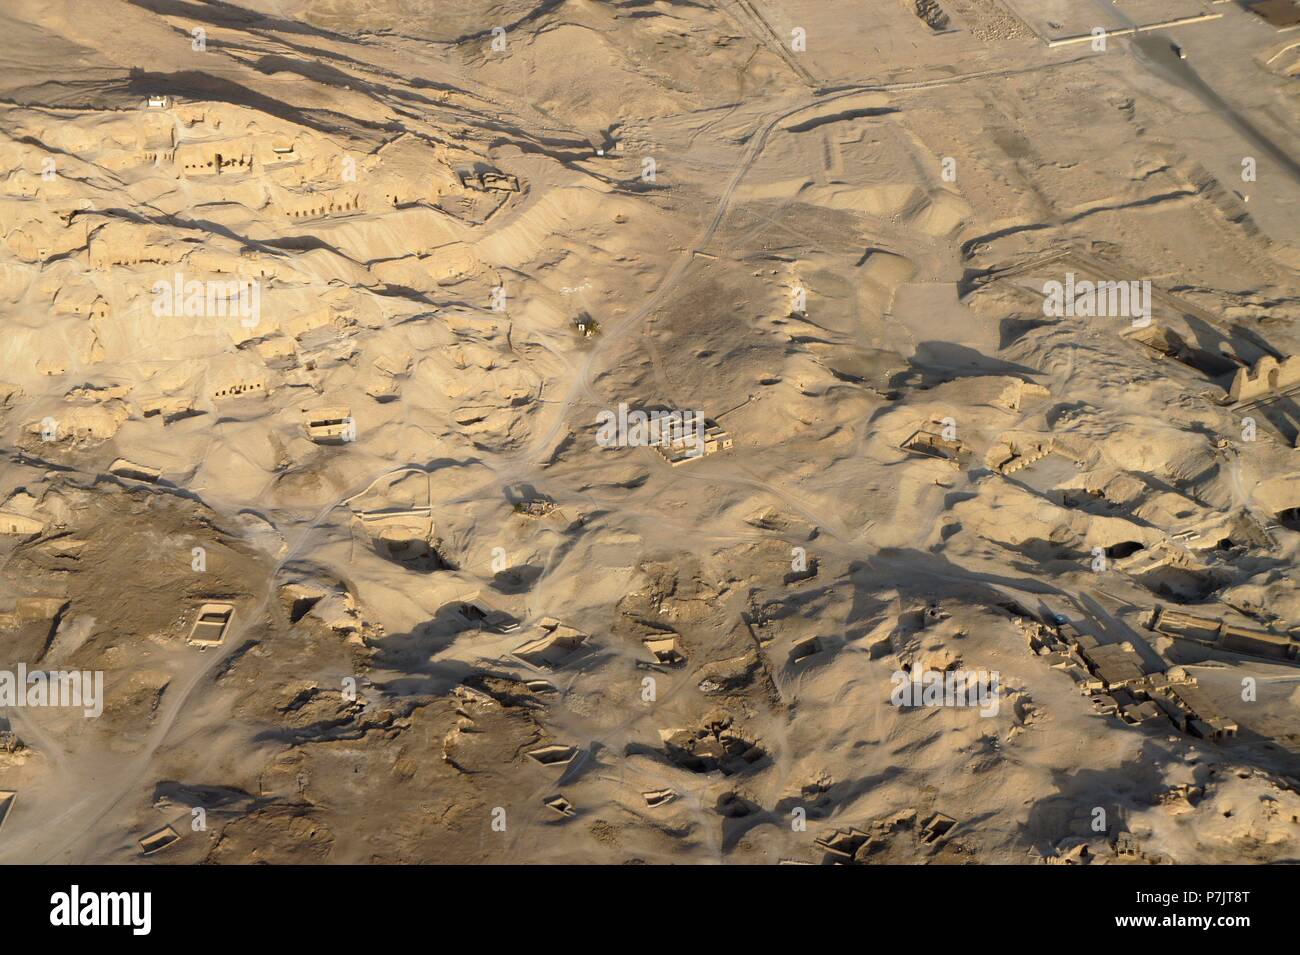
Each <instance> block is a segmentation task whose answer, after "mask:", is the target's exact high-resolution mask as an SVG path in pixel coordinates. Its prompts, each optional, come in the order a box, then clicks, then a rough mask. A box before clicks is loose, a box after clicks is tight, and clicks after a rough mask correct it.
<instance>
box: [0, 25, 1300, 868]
mask: <svg viewBox="0 0 1300 955" xmlns="http://www.w3.org/2000/svg"><path fill="white" fill-rule="evenodd" d="M1148 27H1150V29H1148ZM1097 29H1100V30H1101V31H1102V36H1101V38H1100V42H1098V37H1097V35H1096V34H1095V33H1094V30H1097ZM1296 37H1297V34H1295V33H1294V32H1286V31H1280V30H1279V29H1278V28H1277V26H1276V25H1275V24H1274V23H1271V22H1270V21H1269V20H1268V19H1266V18H1265V17H1263V16H1261V15H1260V14H1259V13H1257V12H1254V11H1252V10H1251V9H1247V8H1246V7H1245V5H1243V4H1235V3H1231V4H1222V3H1211V2H1210V0H1175V2H1172V3H1170V2H1164V0H1162V2H1159V3H1157V2H1155V0H1132V2H1126V3H1124V4H1122V5H1118V6H1117V5H1116V4H1112V3H1110V2H1094V0H1077V2H1066V0H924V2H913V0H879V2H869V3H868V2H865V0H718V2H713V3H707V4H706V3H697V2H691V0H604V2H600V0H437V2H436V3H414V2H403V0H369V2H366V3H357V2H355V0H239V2H237V3H206V2H198V0H95V2H93V3H89V2H84V0H83V2H78V0H6V2H5V3H4V4H3V9H0V450H2V451H3V467H2V468H0V568H2V570H0V670H3V671H4V672H11V673H17V672H18V670H19V667H22V668H25V671H26V672H28V673H30V672H33V671H42V672H46V673H73V674H93V673H98V674H102V687H103V689H102V698H101V699H100V700H99V701H98V702H99V704H100V705H99V707H98V708H99V709H100V710H101V712H99V713H97V714H94V717H93V718H91V717H90V716H89V715H88V714H87V713H86V712H83V708H81V707H73V706H66V705H65V706H55V705H39V703H38V702H37V701H35V700H34V699H33V698H31V696H30V695H29V696H28V698H27V700H26V703H27V705H22V704H23V701H22V700H21V699H17V700H15V699H11V700H9V701H8V703H6V700H5V698H4V696H3V689H4V687H3V674H2V673H0V862H71V863H116V862H133V861H134V862H148V863H157V864H170V863H199V862H215V863H248V862H274V863H315V862H329V863H356V862H375V863H388V862H513V863H536V862H548V863H549V862H601V863H617V862H628V861H644V862H649V863H670V862H675V863H694V862H730V863H778V862H792V863H818V864H822V863H839V862H844V863H848V862H873V863H874V862H884V863H920V862H956V863H962V862H997V863H1006V862H1012V863H1039V862H1050V863H1090V864H1114V863H1133V862H1175V863H1199V862H1266V861H1268V862H1272V861H1296V860H1297V859H1298V858H1300V793H1298V792H1297V788H1296V787H1297V784H1298V780H1300V588H1298V587H1297V583H1296V574H1295V573H1294V569H1295V564H1296V559H1297V552H1298V551H1300V466H1298V464H1297V462H1298V461H1300V450H1296V444H1297V436H1298V435H1300V404H1298V402H1300V330H1297V327H1296V320H1297V319H1298V318H1300V282H1298V281H1297V275H1298V270H1300V166H1297V163H1296V161H1295V159H1294V157H1295V156H1296V155H1297V154H1300V150H1298V149H1297V145H1298V144H1300V99H1297V97H1296V95H1295V83H1296V77H1297V74H1298V72H1300V46H1297V44H1296ZM1293 356H1294V357H1293ZM650 412H674V413H676V414H677V417H676V418H675V419H672V420H673V421H676V422H677V423H678V424H683V423H684V427H683V428H680V429H678V430H677V431H674V430H673V428H674V427H675V425H672V424H671V423H670V424H669V425H668V426H666V427H667V428H668V430H667V431H666V432H663V433H664V434H668V435H669V438H667V439H664V438H663V436H662V434H660V439H662V440H664V441H665V442H666V443H664V444H661V445H658V446H655V439H649V440H647V438H646V429H641V428H638V427H637V425H638V422H639V420H640V416H641V415H643V414H645V415H648V413H650ZM655 420H656V422H657V421H658V420H659V419H658V418H656V419H655ZM611 434H612V435H613V437H612V438H611ZM683 435H685V437H683ZM679 438H680V439H682V440H678V439H679ZM692 442H694V443H692ZM683 447H685V448H687V449H688V451H700V452H704V451H707V453H702V454H700V455H699V456H698V458H697V457H696V456H694V455H693V453H683V451H682V449H683ZM972 676H973V677H974V678H975V679H976V680H977V681H979V680H983V681H985V683H984V684H980V686H981V687H982V688H983V689H988V690H991V695H990V694H980V695H979V700H978V701H977V702H978V704H979V705H971V703H972V700H971V699H967V700H965V705H963V701H962V699H961V698H959V697H957V698H955V693H954V691H955V690H956V689H960V688H962V680H964V679H968V678H970V677H972ZM932 678H933V679H932ZM989 680H991V681H992V682H991V685H990V684H988V681H989ZM971 686H972V690H971V692H972V693H974V692H975V690H974V684H972V685H971ZM913 687H915V689H916V694H915V696H914V697H912V696H908V697H907V698H906V699H903V700H902V701H901V702H900V698H899V694H900V692H902V691H903V690H907V691H908V692H909V693H910V691H911V689H912V688H913ZM931 691H933V693H931Z"/></svg>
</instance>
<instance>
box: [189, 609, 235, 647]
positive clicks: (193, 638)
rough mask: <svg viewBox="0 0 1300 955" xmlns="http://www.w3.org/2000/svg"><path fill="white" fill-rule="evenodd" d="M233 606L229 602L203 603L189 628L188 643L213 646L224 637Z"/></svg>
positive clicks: (233, 614) (232, 614)
mask: <svg viewBox="0 0 1300 955" xmlns="http://www.w3.org/2000/svg"><path fill="white" fill-rule="evenodd" d="M234 616H235V608H234V607H233V606H231V605H230V604H217V603H213V604H204V605H203V606H202V607H200V608H199V615H198V616H197V617H196V618H195V620H194V626H193V627H192V628H191V629H190V643H192V644H194V645H195V646H198V647H215V646H217V645H218V644H219V643H221V641H222V640H224V639H225V638H226V631H227V630H228V629H230V621H231V620H232V619H233V618H234Z"/></svg>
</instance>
